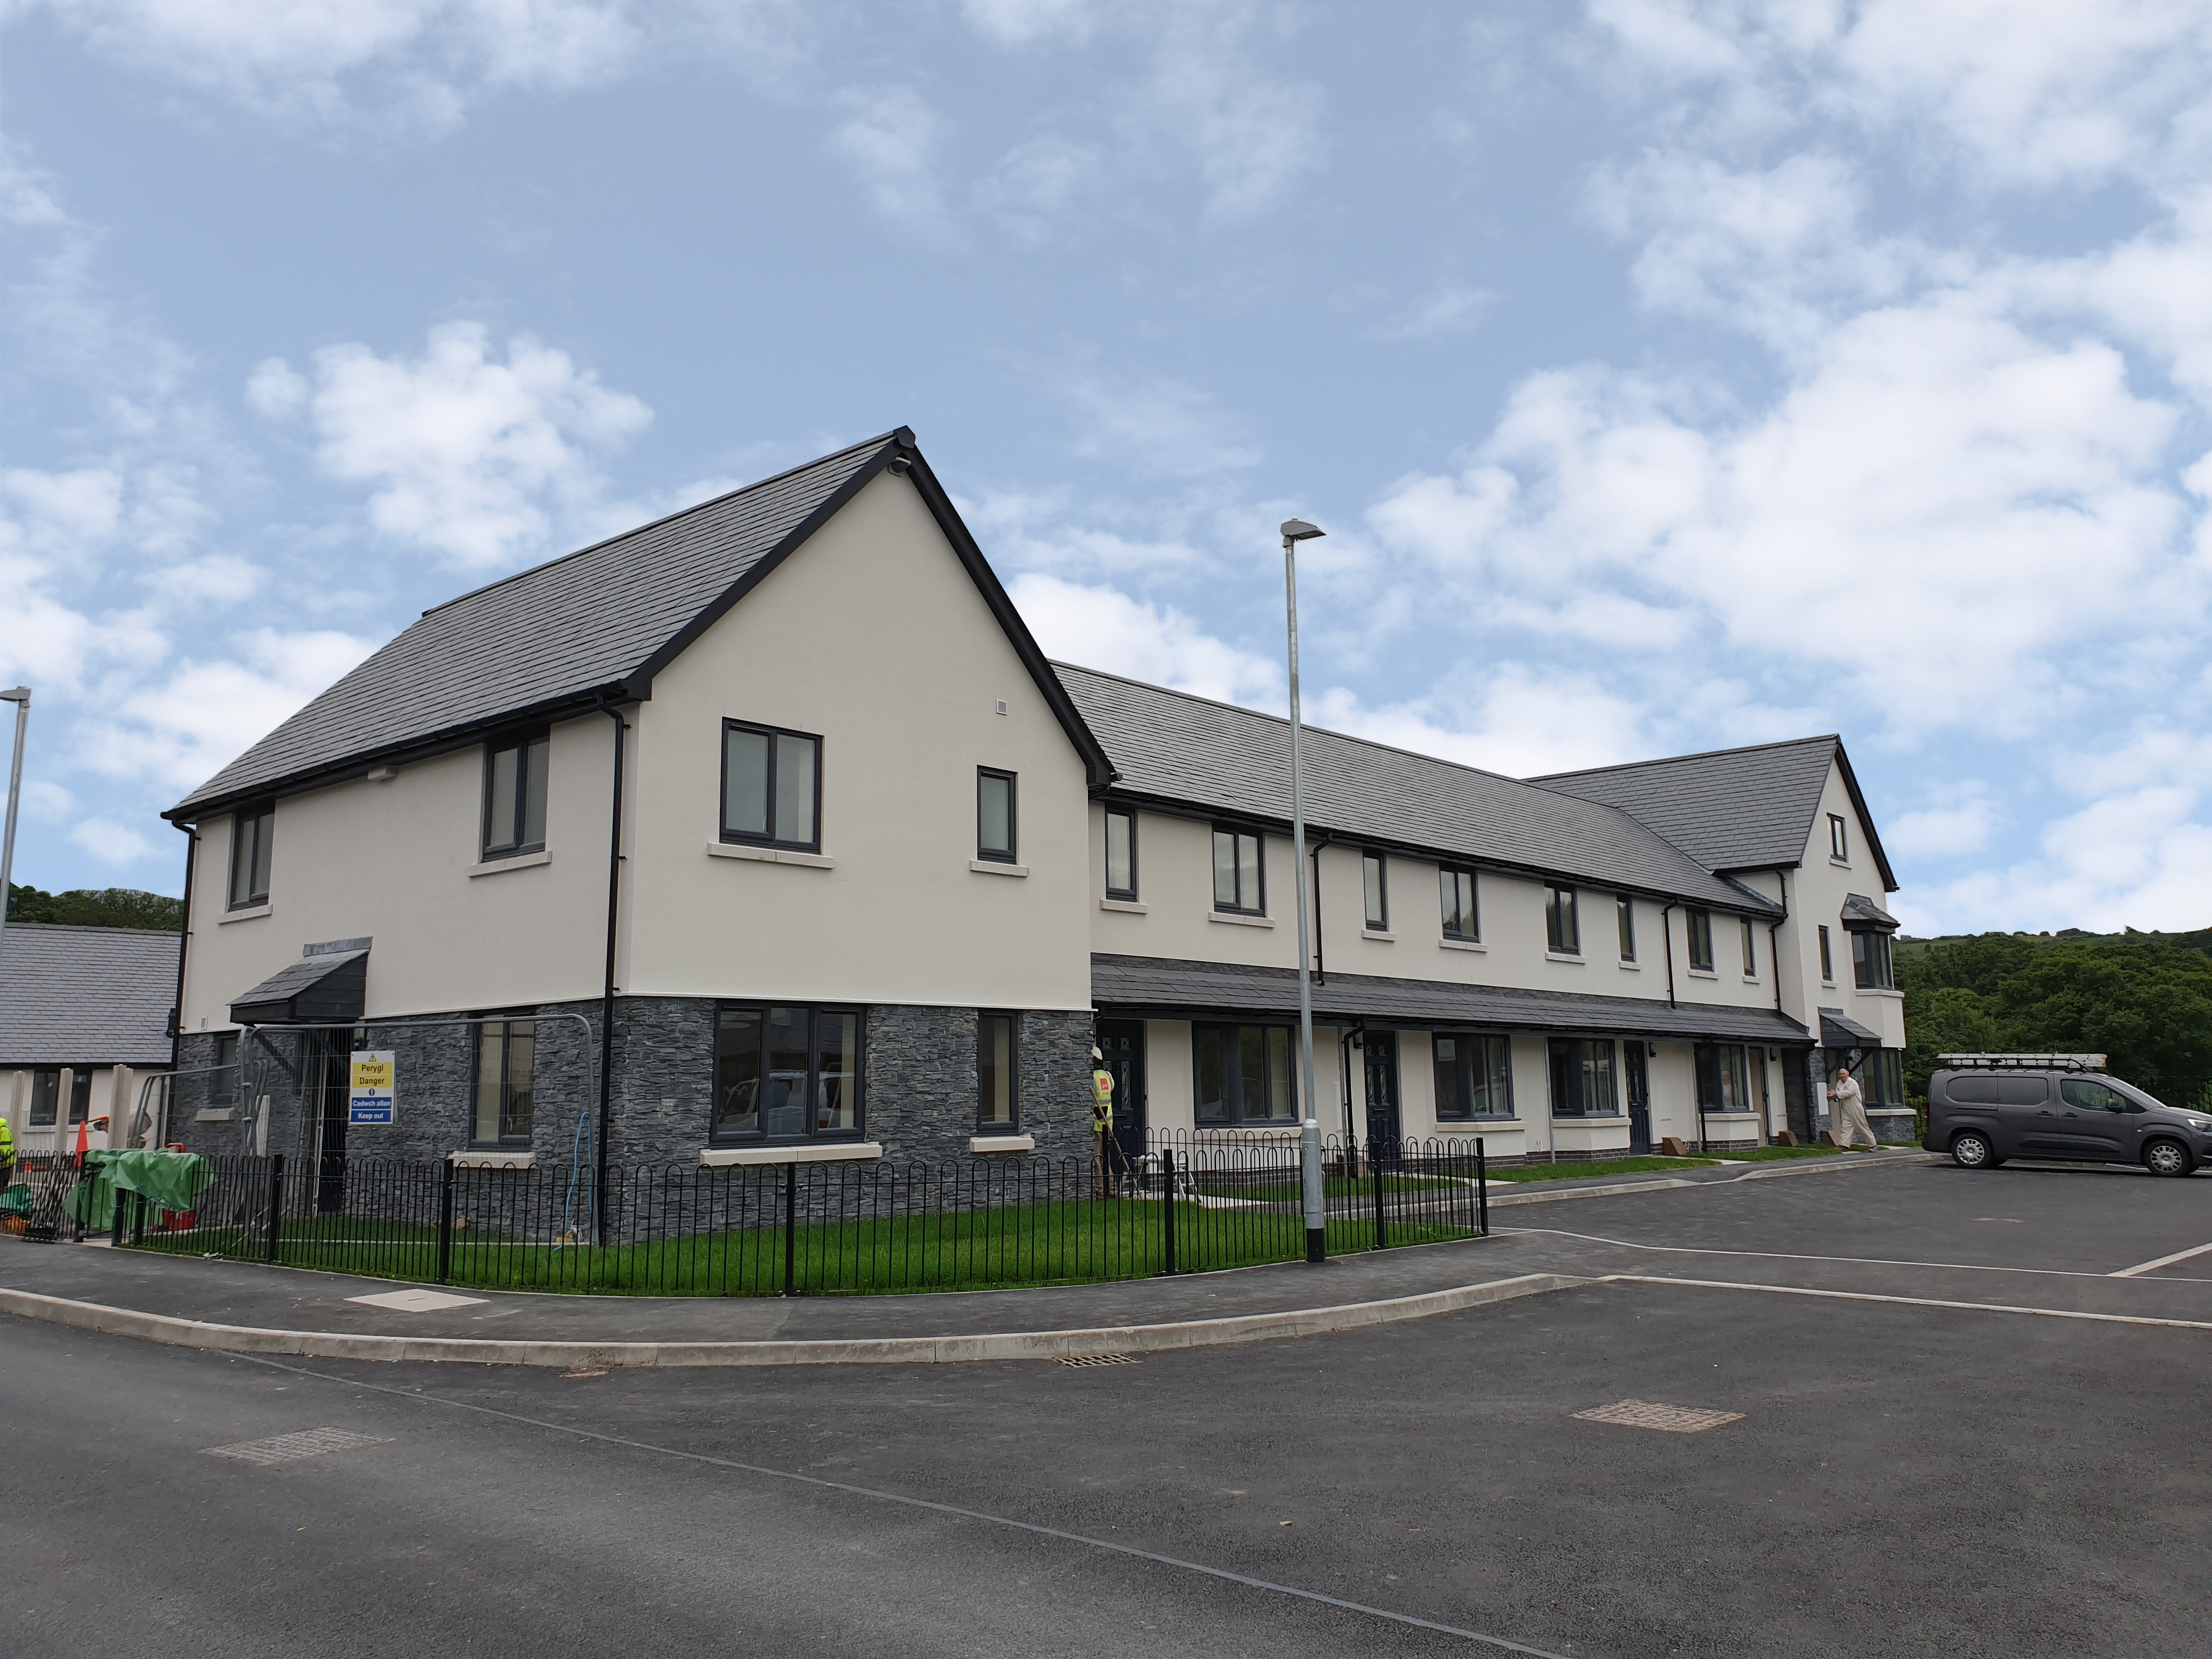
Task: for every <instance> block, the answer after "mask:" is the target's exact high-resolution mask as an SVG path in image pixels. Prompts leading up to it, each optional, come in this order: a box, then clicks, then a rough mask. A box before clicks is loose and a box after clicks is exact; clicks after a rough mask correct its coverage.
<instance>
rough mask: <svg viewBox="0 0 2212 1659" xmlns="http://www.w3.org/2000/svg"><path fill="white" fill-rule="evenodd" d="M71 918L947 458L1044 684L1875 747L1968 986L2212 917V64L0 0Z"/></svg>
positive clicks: (1284, 8)
mask: <svg viewBox="0 0 2212 1659" xmlns="http://www.w3.org/2000/svg"><path fill="white" fill-rule="evenodd" d="M0 27H4V28H5V30H6V40H5V41H4V58H0V143H4V149H0V215H4V217H5V233H6V234H5V239H4V245H0V254H3V256H4V266H3V267H0V281H4V283H5V285H6V291H5V295H4V304H0V394H4V396H0V442H4V450H0V679H5V680H7V681H9V682H14V681H18V680H21V681H27V682H28V683H29V684H32V685H33V688H34V690H35V693H36V701H35V702H34V704H33V724H32V732H33V748H32V752H31V757H30V761H29V763H28V766H27V799H26V805H25V816H24V822H23V826H22V829H21V832H20V837H19V842H18V846H17V852H16V861H15V878H16V879H17V880H19V881H28V882H33V883H35V884H38V885H40V886H43V887H46V888H49V889H55V888H61V887H67V886H79V885H95V886H105V885H110V884H126V885H137V886H145V887H149V888H154V889H157V890H166V891H171V892H173V891H176V890H178V888H179V879H180V876H181V867H182V858H181V846H182V840H181V837H179V836H175V835H174V834H173V832H171V831H170V830H169V829H167V827H166V826H164V825H163V824H161V823H160V822H159V821H158V819H157V818H156V817H155V814H156V813H157V812H158V811H160V810H161V808H162V807H164V806H166V805H169V804H171V803H172V802H173V801H174V800H175V799H178V798H179V797H180V796H181V795H182V794H183V793H185V791H186V790H187V789H188V788H189V787H191V786H192V785H193V784H195V783H197V782H198V781H200V780H201V779H202V778H204V776H206V775H208V774H210V773H211V772H212V771H214V770H215V769H216V767H217V766H219V765H220V764H221V763H222V762H223V761H225V760H227V759H228V758H229V757H230V756H232V755H233V754H234V753H236V752H237V751H238V750H240V749H241V748H243V747H244V746H245V745H246V744H248V743H250V742H251V741H252V739H253V738H256V737H257V736H258V735H259V734H260V733H261V732H264V731H265V730H266V729H268V727H269V726H271V725H273V724H274V723H275V722H276V720H280V719H281V718H283V715H284V714H287V713H289V711H290V710H291V709H293V708H296V707H297V706H299V704H300V703H301V702H303V701H304V700H305V699H306V698H307V697H308V696H312V695H313V693H314V692H315V691H316V690H319V689H320V688H321V687H322V686H323V685H325V684H328V683H329V681H330V680H331V678H334V677H335V676H336V675H337V674H338V673H340V672H342V671H343V670H344V669H345V668H346V667H347V666H349V665H350V664H351V663H352V662H354V661H356V660H357V659H359V658H360V657H361V656H362V654H363V653H366V652H368V650H370V649H373V648H374V646H375V645H376V644H377V643H379V642H380V641H383V640H385V639H386V638H389V637H390V636H391V635H392V633H394V632H396V631H397V630H398V629H399V628H401V627H402V626H404V624H405V623H406V622H407V621H408V620H409V619H410V618H411V617H413V616H414V615H415V614H416V612H417V611H420V610H421V609H422V607H423V606H424V605H428V604H431V603H434V602H435V601H437V600H439V599H443V598H446V597H448V596H450V595H451V594H453V593H454V592H459V591H461V590H463V589H465V588H466V587H470V586H475V585H477V583H480V582H481V581H483V580H486V579H487V578H488V577H489V576H491V575H495V574H499V573H501V572H503V571H506V570H510V569H513V568H519V567H520V566H522V565H524V564H527V563H530V562H535V561H536V560H538V559H540V558H543V557H545V556H549V555H551V554H556V553H558V552H561V551H563V550H567V549H568V548H570V547H573V546H575V545H578V544H581V543H583V542H585V541H587V540H590V539H592V538H596V537H598V536H599V535H602V534H605V533H607V532H611V531H613V530H617V529H620V528H623V527H624V526H628V525H630V524H634V523H636V522H639V521H641V520H643V519H645V518H647V517H650V516H653V515H654V514H657V513H661V512H665V511H667V510H670V509H671V508H673V507H679V506H682V505H684V504H687V503H689V502H690V501H696V500H698V499H702V498H703V497H704V496H706V495H709V494H712V493H714V492H716V491H718V490H720V489H725V488H728V487H730V486H732V485H733V484H735V483H741V482H743V481H744V480H746V479H749V478H753V477H760V476H763V474H765V473H768V472H770V471H775V470H777V469H779V468H781V467H782V466H786V465H791V464H793V463H795V462H797V461H800V460H803V459H807V458H808V457H810V456H811V455H813V454H816V453H821V452H822V451H823V450H826V449H828V448H830V447H836V446H838V445H841V444H843V443H846V442H848V441H853V440H854V439H857V438H860V437H864V436H867V435H872V434H874V433H877V432H880V431H883V430H884V429H886V428H890V427H892V426H895V425H898V424H901V423H905V424H910V425H912V426H913V427H914V428H915V429H916V430H917V432H918V433H919V434H920V435H921V441H922V444H923V447H924V448H925V449H926V450H927V453H928V454H929V456H930V458H931V460H932V462H933V465H935V466H936V468H937V470H938V471H939V475H940V476H941V477H944V479H945V481H946V483H947V484H948V486H949V487H950V488H951V489H953V490H954V492H955V493H956V495H957V498H958V499H959V501H960V504H961V507H962V509H963V512H964V513H966V514H967V515H968V517H969V522H970V524H971V525H972V526H973V527H974V528H975V532H976V533H977V535H978V537H979V538H980V539H981V542H982V544H983V545H984V548H985V550H986V551H987V553H988V554H989V555H990V556H991V557H992V559H993V561H994V563H995V564H996V565H997V567H998V568H999V569H1000V574H1002V575H1003V576H1004V577H1005V578H1006V580H1007V581H1008V582H1009V584H1010V586H1012V590H1013V592H1014V593H1015V595H1016V598H1017V599H1018V602H1019V603H1020V604H1021V605H1022V608H1023V610H1024V614H1025V615H1026V616H1027V617H1029V619H1030V623H1031V625H1032V627H1033V628H1035V629H1036V632H1037V633H1038V635H1039V636H1040V637H1041V638H1042V640H1043V641H1044V642H1045V644H1046V647H1047V648H1048V650H1051V651H1052V652H1054V653H1055V654H1059V655H1062V656H1066V657H1070V658H1073V659H1077V660H1080V661H1085V662H1089V663H1094V664H1097V665H1099V666H1102V667H1105V668H1109V669H1112V670H1115V671H1121V672H1126V673H1129V674H1133V675H1135V676H1137V677H1139V678H1148V679H1154V680H1160V681H1164V682H1167V683H1170V684H1177V685H1181V686H1184V687H1187V688H1188V689H1191V690H1197V691H1200V692H1204V693H1206V694H1208V695H1211V696H1221V697H1225V698H1230V699H1232V700H1235V701H1239V702H1250V703H1254V704H1256V705H1261V706H1279V702H1280V699H1281V697H1282V695H1283V692H1282V674H1281V669H1280V666H1279V664H1280V657H1281V641H1280V616H1281V608H1280V607H1281V594H1280V580H1279V554H1278V552H1277V550H1276V548H1275V545H1274V542H1273V526H1274V525H1275V523H1276V522H1277V521H1278V520H1280V519H1281V518H1283V517H1284V516H1285V515H1286V514H1287V513H1291V512H1296V513H1301V514H1303V515H1304V516H1307V517H1310V518H1311V519H1313V520H1316V522H1318V523H1320V524H1321V525H1322V526H1324V527H1325V528H1327V529H1328V532H1329V535H1328V539H1326V540H1324V541H1322V542H1320V543H1318V544H1309V558H1308V561H1307V564H1306V567H1305V568H1306V570H1307V575H1306V578H1305V580H1306V586H1304V589H1303V592H1302V598H1303V599H1304V619H1305V621H1306V623H1307V626H1308V629H1309V630H1310V631H1309V637H1308V641H1307V656H1306V669H1307V685H1308V696H1309V704H1308V706H1309V709H1310V710H1311V711H1313V712H1314V717H1315V718H1316V719H1317V720H1319V721H1320V722H1321V723H1323V724H1328V725H1333V726H1339V727H1340V728H1343V729H1346V730H1351V731H1355V732H1364V733H1366V734H1369V735H1371V736H1374V737H1376V738H1382V739H1384V740H1387V741H1390V742H1395V743H1401V744H1407V745H1408V746H1411V747H1417V748H1423V749H1427V750H1432V751H1435V752H1438V753H1443V754H1448V755H1450V756H1453V757H1458V758H1462V759H1466V760H1468V761H1471V762H1474V763H1478V764H1482V765H1486V766H1491V767H1493V768H1496V769H1499V770H1503V771H1508V772H1512V773H1516V774H1520V775H1528V774H1532V773H1537V772H1541V771H1544V770H1547V769H1559V768H1563V767H1569V766H1578V765H1585V764H1595V763H1603V762H1607V761H1612V760H1620V759H1630V758H1636V757H1644V756H1649V755H1655V754H1662V753H1670V752H1678V751H1681V750H1692V749H1701V748H1710V747H1717V746H1721V745H1725V744H1738V743H1751V742H1758V741H1761V740H1765V739H1768V738H1781V737H1790V736H1797V735H1802V734H1804V733H1808V732H1825V731H1830V730H1836V731H1840V732H1843V733H1844V737H1845V739H1846V741H1847V742H1848V744H1850V750H1851V753H1852V755H1853V757H1854V759H1855V761H1856V763H1857V768H1858V771H1859V775H1860V777H1861V779H1862V781H1863V782H1864V784H1865V785H1866V787H1867V788H1868V791H1869V795H1870V797H1871V799H1872V801H1873V805H1874V806H1875V811H1876V813H1877V815H1878V816H1879V817H1880V819H1881V823H1882V826H1883V829H1884V831H1885V834H1886V836H1887V839H1888V842H1889V844H1890V847H1891V850H1892V853H1893V859H1894V861H1895V862H1896V864H1897V866H1898V867H1899V875H1900V877H1901V878H1902V879H1903V881H1904V883H1905V893H1904V894H1903V895H1901V896H1900V899H1899V903H1900V906H1901V908H1902V910H1903V912H1904V914H1905V917H1906V919H1907V921H1908V925H1910V926H1912V927H1916V928H1918V929H1922V930H1936V929H1942V930H1953V929H1967V928H1972V929H1979V928H1984V927H2008V928H2009V927H2028V928H2041V927H2066V926H2081V927H2096V928H2114V927H2120V926H2122V925H2124V924H2126V925H2133V926H2136V927H2202V926H2205V925H2207V924H2208V923H2212V803H2208V801H2207V800H2206V799H2205V798H2204V793H2203V780H2204V779H2205V777H2206V776H2207V775H2208V763H2212V717H2208V715H2207V714H2206V712H2205V710H2206V706H2207V702H2208V694H2212V673H2208V663H2207V657H2206V653H2205V650H2204V647H2203V640H2204V637H2205V627H2206V623H2207V611H2208V605H2212V527H2208V520H2207V514H2206V506H2207V497H2208V495H2212V453H2208V452H2212V419H2208V416H2212V167H2208V165H2207V164H2208V162H2209V161H2212V12H2208V10H2207V9H2206V8H2204V7H2203V5H2202V4H2201V3H2157V0H2138V3H2128V0H2111V3H2105V4H2100V5H2094V6H2093V5H2089V4H2059V3H2033V0H2021V3H2014V4H1996V3H1990V0H1914V3H1910V4H1904V3H1892V0H1863V3H1858V4H1854V5H1848V6H1847V5H1842V4H1831V3H1823V0H1799V3H1771V4H1751V3H1744V4H1728V3H1693V0H1593V3H1589V4H1588V5H1586V6H1584V7H1583V8H1580V9H1576V8H1572V7H1569V6H1565V5H1552V4H1528V5H1517V4H1497V5H1487V6H1468V5H1466V4H1437V5H1421V4H1413V3H1406V4H1397V5H1390V6H1383V7H1362V8H1325V7H1320V6H1314V5H1296V4H1285V5H1276V4H1265V3H1222V4H1212V3H1206V0H1179V3H1163V4H1153V3H1125V4H1116V3H1113V0H1088V3H1074V0H964V3H956V0H937V3H927V0H924V3H913V4H902V5H897V6H888V5H886V6H876V7H869V6H859V5H837V4H835V3H817V4H805V5H786V4H781V3H776V0H758V3H751V4H745V3H726V4H711V5H710V4H703V3H702V4H691V3H680V0H670V3H661V4H650V5H649V4H641V3H625V0H260V3H257V4H252V5H248V4H245V3H239V0H0Z"/></svg>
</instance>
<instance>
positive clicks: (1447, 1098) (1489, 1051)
mask: <svg viewBox="0 0 2212 1659" xmlns="http://www.w3.org/2000/svg"><path fill="white" fill-rule="evenodd" d="M1431 1048H1433V1049H1434V1050H1435V1053H1436V1064H1437V1121H1438V1122H1440V1123H1451V1122H1465V1121H1468V1119H1470V1118H1480V1117H1507V1118H1510V1117H1511V1116H1512V1115H1513V1050H1512V1045H1511V1043H1510V1042H1509V1041H1508V1039H1506V1038H1504V1037H1502V1036H1479V1035H1477V1034H1475V1033H1474V1032H1469V1031H1438V1032H1437V1033H1436V1035H1435V1036H1433V1037H1432V1038H1431Z"/></svg>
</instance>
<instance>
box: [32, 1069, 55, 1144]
mask: <svg viewBox="0 0 2212 1659" xmlns="http://www.w3.org/2000/svg"><path fill="white" fill-rule="evenodd" d="M61 1099H62V1068H61V1067H60V1066H40V1067H39V1068H38V1070H36V1071H34V1072H33V1073H31V1127H33V1129H51V1128H52V1127H54V1121H55V1120H56V1119H57V1118H58V1116H59V1115H60V1112H61Z"/></svg>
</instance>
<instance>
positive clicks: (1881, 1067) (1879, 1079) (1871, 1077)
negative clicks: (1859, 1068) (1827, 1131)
mask: <svg viewBox="0 0 2212 1659" xmlns="http://www.w3.org/2000/svg"><path fill="white" fill-rule="evenodd" d="M1859 1087H1860V1088H1861V1090H1862V1091H1863V1092H1864V1093H1865V1095H1866V1098H1867V1104H1868V1105H1869V1106H1902V1105H1904V1104H1905V1055H1904V1054H1903V1052H1902V1051H1901V1050H1899V1049H1896V1048H1877V1049H1875V1051H1874V1052H1873V1053H1872V1054H1869V1055H1868V1056H1867V1057H1866V1073H1865V1074H1864V1075H1863V1077H1861V1078H1860V1079H1859Z"/></svg>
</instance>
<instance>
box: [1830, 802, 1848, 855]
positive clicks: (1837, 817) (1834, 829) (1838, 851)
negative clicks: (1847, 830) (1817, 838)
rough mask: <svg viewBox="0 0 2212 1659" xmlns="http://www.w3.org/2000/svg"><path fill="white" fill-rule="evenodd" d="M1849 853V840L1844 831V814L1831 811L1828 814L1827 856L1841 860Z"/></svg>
mask: <svg viewBox="0 0 2212 1659" xmlns="http://www.w3.org/2000/svg"><path fill="white" fill-rule="evenodd" d="M1850 855H1851V847H1850V841H1849V840H1848V839H1847V838H1846V837H1845V836H1844V815H1843V814H1842V813H1841V812H1831V813H1829V814H1828V856H1829V857H1830V858H1832V859H1836V860H1844V859H1848V858H1850Z"/></svg>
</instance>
